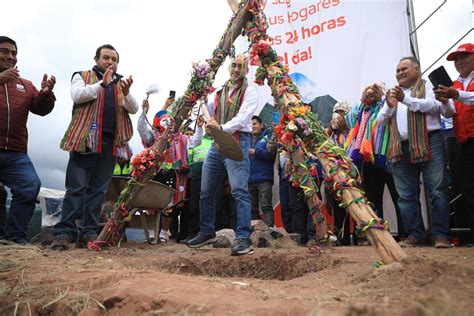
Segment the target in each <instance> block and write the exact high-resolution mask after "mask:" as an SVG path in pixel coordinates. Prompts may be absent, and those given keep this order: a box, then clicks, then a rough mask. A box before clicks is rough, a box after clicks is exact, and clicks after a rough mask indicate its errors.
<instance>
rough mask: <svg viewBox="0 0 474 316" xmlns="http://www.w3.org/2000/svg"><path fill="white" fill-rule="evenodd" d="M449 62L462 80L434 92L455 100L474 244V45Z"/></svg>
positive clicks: (443, 99) (465, 46)
mask: <svg viewBox="0 0 474 316" xmlns="http://www.w3.org/2000/svg"><path fill="white" fill-rule="evenodd" d="M447 60H448V61H454V67H456V70H457V71H458V72H459V75H460V76H459V78H458V79H457V80H456V81H455V82H454V84H453V86H452V87H449V88H448V87H445V86H441V85H440V86H438V88H437V89H436V90H435V91H434V92H435V95H436V98H437V99H438V100H439V101H441V102H443V103H445V102H447V101H448V99H453V101H454V105H455V107H456V114H455V115H454V117H453V119H454V133H455V134H456V138H457V140H458V142H459V143H460V144H461V170H462V177H463V178H462V193H463V196H464V200H465V206H466V208H467V211H468V213H469V214H470V216H471V238H472V239H471V242H472V243H474V185H473V184H472V183H471V181H472V179H471V178H472V176H473V175H474V80H473V77H474V44H472V43H467V44H462V45H461V46H459V47H458V48H457V49H456V50H455V51H454V52H452V53H451V54H449V55H448V57H447Z"/></svg>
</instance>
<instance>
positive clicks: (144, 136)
mask: <svg viewBox="0 0 474 316" xmlns="http://www.w3.org/2000/svg"><path fill="white" fill-rule="evenodd" d="M137 130H138V134H140V138H141V140H142V143H144V144H147V146H150V145H151V144H153V136H152V133H151V131H150V129H149V128H148V125H147V122H146V114H145V112H143V113H142V115H140V117H139V118H138V125H137Z"/></svg>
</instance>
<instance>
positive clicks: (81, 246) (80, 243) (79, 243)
mask: <svg viewBox="0 0 474 316" xmlns="http://www.w3.org/2000/svg"><path fill="white" fill-rule="evenodd" d="M94 240H96V238H84V239H79V240H78V241H76V248H79V249H85V248H87V245H88V244H89V241H94Z"/></svg>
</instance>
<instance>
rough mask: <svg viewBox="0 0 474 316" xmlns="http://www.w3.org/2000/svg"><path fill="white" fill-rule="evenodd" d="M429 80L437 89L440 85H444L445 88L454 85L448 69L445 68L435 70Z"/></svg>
mask: <svg viewBox="0 0 474 316" xmlns="http://www.w3.org/2000/svg"><path fill="white" fill-rule="evenodd" d="M428 79H430V81H431V84H432V85H433V87H434V88H435V89H436V88H437V87H438V85H440V84H441V85H443V86H445V87H448V88H449V87H451V86H452V85H453V81H452V80H451V78H450V77H449V75H448V73H447V72H446V69H444V67H443V66H441V67H439V68H436V69H435V70H433V71H432V72H431V73H430V74H429V75H428Z"/></svg>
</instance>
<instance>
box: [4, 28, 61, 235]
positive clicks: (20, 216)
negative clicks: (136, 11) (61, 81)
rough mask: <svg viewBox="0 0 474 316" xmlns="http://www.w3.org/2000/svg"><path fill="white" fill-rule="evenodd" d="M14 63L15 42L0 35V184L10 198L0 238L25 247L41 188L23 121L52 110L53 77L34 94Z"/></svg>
mask: <svg viewBox="0 0 474 316" xmlns="http://www.w3.org/2000/svg"><path fill="white" fill-rule="evenodd" d="M16 63H17V45H16V42H15V41H14V40H12V39H11V38H9V37H6V36H0V182H2V183H3V184H4V185H5V186H7V187H9V188H10V190H11V193H12V195H13V199H12V203H11V205H10V216H9V217H8V219H7V222H6V230H5V234H4V235H3V239H6V240H9V241H12V242H15V243H18V244H26V242H27V241H26V230H27V227H28V223H29V221H30V219H31V217H32V216H33V212H34V208H35V202H36V197H37V195H38V192H39V190H40V187H41V182H40V179H39V177H38V175H37V174H36V171H35V168H34V166H33V163H32V162H31V160H30V158H29V157H28V154H27V146H28V130H27V128H26V122H27V120H28V114H29V112H32V113H34V114H37V115H41V116H45V115H47V114H49V113H50V112H51V111H52V110H53V107H54V102H55V100H56V98H55V97H54V94H53V88H54V85H55V83H56V78H54V76H51V77H49V78H48V75H46V74H45V75H44V76H43V80H42V81H41V90H40V91H38V90H37V89H36V88H35V86H33V84H32V83H31V82H30V81H28V80H26V79H23V78H21V76H20V72H19V71H18V69H17V68H16ZM0 239H2V236H0Z"/></svg>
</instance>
